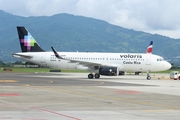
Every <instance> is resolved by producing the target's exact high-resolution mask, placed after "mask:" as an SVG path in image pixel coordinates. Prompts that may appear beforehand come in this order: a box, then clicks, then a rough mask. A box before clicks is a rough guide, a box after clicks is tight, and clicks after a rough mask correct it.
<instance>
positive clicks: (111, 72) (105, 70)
mask: <svg viewBox="0 0 180 120" xmlns="http://www.w3.org/2000/svg"><path fill="white" fill-rule="evenodd" d="M99 74H100V75H107V76H116V75H117V67H102V68H99Z"/></svg>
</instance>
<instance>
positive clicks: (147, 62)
mask: <svg viewBox="0 0 180 120" xmlns="http://www.w3.org/2000/svg"><path fill="white" fill-rule="evenodd" d="M146 65H151V54H147V55H146Z"/></svg>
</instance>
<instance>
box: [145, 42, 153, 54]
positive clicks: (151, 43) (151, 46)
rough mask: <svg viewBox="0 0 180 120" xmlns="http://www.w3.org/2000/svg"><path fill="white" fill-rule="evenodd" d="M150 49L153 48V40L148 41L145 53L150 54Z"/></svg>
mask: <svg viewBox="0 0 180 120" xmlns="http://www.w3.org/2000/svg"><path fill="white" fill-rule="evenodd" d="M152 49H153V41H151V42H150V44H149V46H148V48H147V50H146V53H147V54H152Z"/></svg>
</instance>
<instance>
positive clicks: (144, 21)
mask: <svg viewBox="0 0 180 120" xmlns="http://www.w3.org/2000/svg"><path fill="white" fill-rule="evenodd" d="M179 4H180V1H179V0H50V1H49V0H0V8H1V9H2V10H4V11H6V12H9V13H12V14H16V15H21V16H42V15H47V16H50V15H53V14H58V13H70V14H75V15H81V16H86V17H93V18H97V19H101V20H105V21H107V22H109V23H112V24H115V25H119V26H122V27H125V28H129V29H134V30H138V31H147V32H151V33H158V34H162V35H165V36H170V37H172V38H180V34H179V30H180V20H179V19H180V14H179V11H180V6H179Z"/></svg>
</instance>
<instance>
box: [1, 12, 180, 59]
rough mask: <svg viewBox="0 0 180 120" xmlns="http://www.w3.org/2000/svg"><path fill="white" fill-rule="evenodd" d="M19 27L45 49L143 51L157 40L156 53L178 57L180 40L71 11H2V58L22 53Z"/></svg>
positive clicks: (154, 46)
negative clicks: (26, 13)
mask: <svg viewBox="0 0 180 120" xmlns="http://www.w3.org/2000/svg"><path fill="white" fill-rule="evenodd" d="M16 26H25V27H26V28H27V29H28V30H29V32H30V33H31V34H32V35H33V36H34V38H35V39H36V40H37V41H38V43H39V44H40V45H41V47H42V48H43V49H44V50H47V51H51V48H50V47H51V46H53V47H55V48H56V49H57V50H58V51H79V52H81V51H89V52H134V53H137V52H141V53H144V52H145V50H146V48H147V46H148V45H149V42H150V41H151V40H153V41H154V45H153V53H154V54H158V55H161V56H163V57H165V58H173V57H177V56H179V51H180V47H179V46H180V39H172V38H169V37H165V36H161V35H158V34H149V33H146V32H141V31H135V30H133V29H126V28H123V27H120V26H116V25H112V24H109V23H108V22H105V21H102V20H98V19H93V18H88V17H83V16H75V15H71V14H65V13H63V14H56V15H53V16H40V17H33V16H31V17H22V16H16V15H12V14H9V13H6V12H4V11H1V10H0V41H1V44H0V60H3V61H5V62H10V61H16V60H18V59H15V58H13V57H12V56H11V54H12V53H15V52H20V51H21V50H20V45H19V41H18V36H17V30H16Z"/></svg>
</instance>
